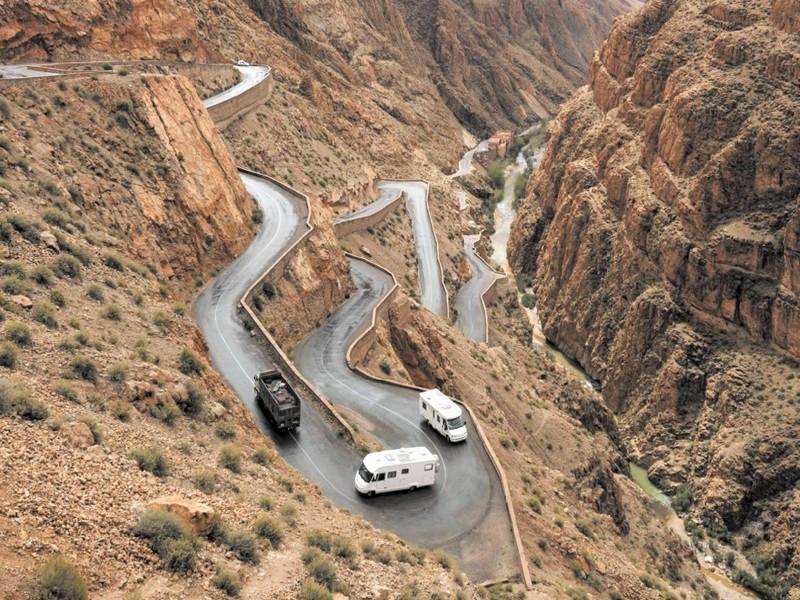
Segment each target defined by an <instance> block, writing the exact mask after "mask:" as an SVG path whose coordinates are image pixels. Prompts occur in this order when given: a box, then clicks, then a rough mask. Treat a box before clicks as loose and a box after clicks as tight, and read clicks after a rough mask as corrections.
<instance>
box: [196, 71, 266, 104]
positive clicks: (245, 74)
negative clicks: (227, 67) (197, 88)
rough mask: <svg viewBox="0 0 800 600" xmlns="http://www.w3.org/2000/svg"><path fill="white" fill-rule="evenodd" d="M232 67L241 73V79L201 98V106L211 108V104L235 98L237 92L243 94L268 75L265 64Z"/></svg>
mask: <svg viewBox="0 0 800 600" xmlns="http://www.w3.org/2000/svg"><path fill="white" fill-rule="evenodd" d="M234 68H235V69H236V70H237V71H239V73H241V74H242V79H241V80H240V81H239V83H237V84H236V85H234V86H233V87H229V88H228V89H227V90H224V91H222V92H220V93H219V94H216V95H215V96H211V97H210V98H206V99H205V100H203V106H205V107H206V108H211V107H212V106H216V105H217V104H221V103H222V102H225V101H226V100H230V99H231V98H235V97H236V96H238V95H239V94H243V93H244V92H246V91H247V90H249V89H250V88H251V87H253V86H255V85H258V84H259V83H261V82H262V81H264V80H265V79H266V78H267V77H269V73H270V70H271V69H270V68H269V67H266V66H258V65H252V66H247V67H244V66H240V65H234Z"/></svg>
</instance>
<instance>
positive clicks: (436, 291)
mask: <svg viewBox="0 0 800 600" xmlns="http://www.w3.org/2000/svg"><path fill="white" fill-rule="evenodd" d="M378 190H379V192H380V194H381V196H379V198H378V200H377V201H376V202H381V198H383V197H384V195H385V194H387V193H392V194H396V193H397V192H402V193H403V194H405V198H406V210H407V211H408V214H409V216H410V217H411V229H412V231H413V233H414V245H415V248H416V253H417V273H418V277H419V287H420V299H421V303H422V306H424V307H425V308H427V309H428V310H429V311H431V312H432V313H434V314H436V315H439V316H440V317H445V318H447V314H448V313H449V312H450V306H449V305H450V300H449V298H448V297H447V290H446V289H445V287H444V281H443V280H442V265H441V263H440V262H439V244H438V242H437V241H436V233H435V232H434V230H433V222H432V221H431V215H430V212H428V184H427V183H425V182H423V181H393V180H382V181H380V182H379V183H378Z"/></svg>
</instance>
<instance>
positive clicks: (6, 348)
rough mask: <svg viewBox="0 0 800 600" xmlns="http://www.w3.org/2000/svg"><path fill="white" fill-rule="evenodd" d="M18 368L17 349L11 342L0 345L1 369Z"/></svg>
mask: <svg viewBox="0 0 800 600" xmlns="http://www.w3.org/2000/svg"><path fill="white" fill-rule="evenodd" d="M16 366H17V349H16V347H15V346H14V344H12V343H10V342H2V343H0V367H5V368H6V369H15V368H16Z"/></svg>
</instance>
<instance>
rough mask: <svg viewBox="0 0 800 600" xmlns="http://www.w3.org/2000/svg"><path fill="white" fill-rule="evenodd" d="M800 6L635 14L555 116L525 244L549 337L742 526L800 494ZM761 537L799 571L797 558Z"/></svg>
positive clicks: (522, 257)
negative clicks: (797, 489)
mask: <svg viewBox="0 0 800 600" xmlns="http://www.w3.org/2000/svg"><path fill="white" fill-rule="evenodd" d="M797 15H798V4H797V2H796V1H788V0H785V1H777V2H774V3H770V2H767V1H766V0H763V1H757V2H740V1H734V0H729V1H719V0H718V1H703V0H658V1H651V2H649V3H648V4H647V5H645V6H644V7H643V8H642V9H641V10H639V11H638V12H636V13H635V14H631V15H628V16H626V17H624V18H622V19H621V20H620V21H619V22H618V23H617V25H616V26H615V27H614V28H613V29H612V31H611V33H610V35H609V38H608V40H607V41H606V42H605V44H604V45H603V47H602V48H601V50H600V51H599V53H598V54H597V55H596V56H595V58H594V60H593V62H592V66H591V76H590V85H589V87H586V88H583V89H581V90H579V91H578V92H577V93H576V94H575V96H574V97H573V98H572V99H571V100H570V101H569V102H568V103H567V104H566V105H565V107H564V109H563V110H562V111H561V113H560V114H559V116H558V118H557V119H556V120H555V122H554V123H553V126H552V128H551V130H550V140H549V143H548V148H547V152H546V155H545V158H544V161H543V163H542V167H541V168H540V170H539V172H538V173H537V175H536V177H535V178H534V179H533V181H532V183H531V184H530V187H529V190H528V197H527V199H526V201H525V203H524V204H523V206H522V208H521V210H520V214H519V217H518V219H517V221H516V223H515V225H514V228H513V232H512V239H511V244H510V252H511V259H512V263H513V265H514V268H515V269H516V270H517V271H521V272H527V273H531V274H534V275H535V284H534V287H535V290H536V294H537V298H538V303H539V313H540V316H541V318H542V322H543V325H544V330H545V333H546V334H547V336H548V337H549V338H550V339H552V340H554V341H555V342H556V343H557V344H559V345H560V346H561V347H562V348H563V349H565V350H566V352H567V353H569V354H571V355H572V356H575V357H576V358H577V359H578V360H579V361H580V362H581V363H582V364H583V365H585V367H586V368H587V370H588V371H589V372H590V373H591V374H592V375H593V376H594V377H596V378H598V379H599V380H601V381H602V383H603V395H604V396H605V398H606V401H607V402H608V403H609V405H610V406H611V407H612V408H614V409H615V410H617V411H618V412H619V413H620V414H621V415H623V417H624V419H625V422H626V424H627V427H628V433H629V435H630V436H631V437H632V438H633V439H634V441H635V443H636V445H637V446H638V448H639V449H640V451H641V454H642V456H643V458H644V459H645V462H647V463H648V464H650V463H655V464H654V466H653V468H652V469H651V472H653V473H654V474H655V475H657V476H659V477H660V478H661V480H662V481H663V482H664V484H665V485H667V486H670V485H675V484H677V483H678V482H679V481H683V480H686V481H689V482H690V483H691V484H692V485H693V486H694V488H695V495H696V498H697V501H696V507H697V508H698V510H699V511H700V512H702V513H703V514H704V515H705V517H706V518H708V519H712V520H713V519H718V520H719V521H720V522H722V523H724V524H725V525H726V526H727V527H728V528H730V529H733V530H739V529H740V528H742V527H743V526H744V525H745V524H747V523H750V522H754V521H761V524H762V525H763V526H764V527H765V528H766V530H767V531H766V532H765V535H764V537H765V538H767V539H769V537H770V535H771V534H770V532H769V529H770V527H771V525H772V519H771V517H769V516H767V513H769V512H770V511H776V512H777V513H780V514H783V511H784V510H787V507H788V505H789V503H790V502H791V497H792V491H791V490H792V488H793V486H795V482H796V481H797V480H798V477H800V469H798V465H800V458H799V457H798V456H797V453H796V451H790V450H789V449H788V448H787V447H786V443H787V442H788V439H790V438H792V436H793V435H795V434H796V431H797V424H798V411H797V406H796V402H797V388H796V386H795V385H794V383H793V382H794V380H795V378H796V376H797V374H798V364H797V360H796V359H798V358H800V339H798V335H799V332H800V297H799V296H798V295H800V277H799V276H798V265H799V264H800V263H799V262H798V250H799V248H798V238H799V236H798V226H799V224H800V203H799V202H798V200H799V197H798V193H799V192H800V169H798V163H797V157H798V156H800V117H799V116H798V115H800V87H799V86H798V82H800V77H798V75H799V74H800V71H799V69H800V41H799V40H798V35H797V33H798V21H797ZM756 414H760V415H762V418H758V419H756V418H754V415H756ZM793 432H794V433H793ZM733 440H736V442H735V443H733ZM777 448H784V450H785V451H783V450H777ZM788 521H790V520H788V519H784V520H783V522H784V525H783V527H786V522H788ZM794 531H795V535H796V534H797V530H796V529H795V530H794ZM784 532H785V529H784ZM772 533H775V532H772ZM758 537H759V536H757V535H755V538H758ZM761 550H763V551H764V552H765V553H768V554H770V555H771V556H772V558H775V559H776V560H778V559H777V558H776V557H777V556H779V555H780V556H782V558H780V563H779V566H781V567H786V566H787V565H788V564H789V562H790V561H791V556H792V555H793V554H794V552H793V551H789V553H788V558H787V555H786V554H785V553H784V554H783V555H781V554H780V552H778V551H777V550H776V549H775V548H774V547H770V546H769V544H767V545H765V546H764V547H763V548H761ZM783 550H785V548H784V549H783ZM798 574H800V571H799V570H798V569H797V568H796V566H795V567H793V570H789V571H787V573H786V577H787V578H788V579H792V578H796V577H797V576H798Z"/></svg>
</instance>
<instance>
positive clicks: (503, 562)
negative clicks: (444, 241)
mask: <svg viewBox="0 0 800 600" xmlns="http://www.w3.org/2000/svg"><path fill="white" fill-rule="evenodd" d="M350 266H351V273H352V276H353V281H354V283H355V285H356V291H355V292H354V293H353V294H352V295H351V297H350V298H349V299H348V300H347V301H346V302H345V303H344V304H342V305H341V306H340V307H339V309H338V310H337V311H336V312H335V313H334V314H333V315H332V316H331V317H330V318H329V319H328V321H327V322H326V323H325V324H324V325H323V326H322V327H320V328H319V329H317V330H316V331H314V332H313V333H311V334H310V335H309V336H308V337H307V338H306V339H305V340H303V341H302V342H301V343H300V344H299V345H298V346H297V347H296V348H295V350H294V361H295V365H296V366H297V367H298V368H299V369H300V371H301V372H302V373H303V375H305V377H306V378H308V379H309V380H311V382H312V383H313V384H314V386H315V387H316V388H317V389H319V390H320V391H321V392H322V393H323V394H324V395H325V396H326V397H327V398H329V399H330V400H331V401H332V402H334V403H335V404H336V405H337V406H339V407H343V408H344V409H345V412H349V413H355V414H356V415H357V418H356V420H357V422H358V423H359V424H360V426H361V428H362V429H364V430H366V432H367V433H368V434H369V435H370V436H371V437H372V438H374V439H375V440H376V441H377V442H378V443H380V444H381V445H382V446H383V447H385V448H401V447H411V446H426V447H427V448H429V449H430V450H432V451H433V452H435V453H436V454H438V455H439V456H440V457H441V461H442V462H441V467H440V469H439V472H438V475H437V482H436V485H435V486H434V487H432V488H426V489H422V490H417V491H415V492H405V493H398V494H391V495H387V496H378V497H375V498H369V499H364V498H361V497H360V496H358V494H357V493H355V491H354V489H353V483H352V480H353V477H354V476H355V472H356V468H357V467H358V464H355V463H353V464H350V465H342V464H338V465H337V464H335V463H333V462H331V463H330V470H331V472H333V473H335V474H336V475H337V476H338V475H340V474H341V473H342V472H343V471H344V472H345V474H346V476H345V477H344V478H343V479H344V480H343V482H342V486H343V488H342V489H341V490H340V493H341V494H342V495H347V496H349V497H351V499H352V500H353V502H355V503H356V504H357V505H358V506H361V507H362V508H361V510H357V512H361V513H363V514H365V515H366V516H367V517H368V518H369V519H370V521H372V522H373V523H375V524H376V525H380V526H381V527H385V528H387V529H390V530H392V531H395V532H397V533H398V534H399V535H401V537H403V538H404V539H407V540H409V541H411V542H412V543H416V544H420V545H423V546H428V547H437V548H443V549H445V550H446V551H448V552H450V553H451V554H453V555H454V556H456V557H457V558H458V560H459V562H460V564H461V566H462V568H464V570H465V571H466V572H467V573H469V574H470V575H471V576H472V577H473V578H475V579H478V580H481V579H490V578H493V577H497V576H498V575H502V574H506V575H507V574H509V573H511V572H513V571H514V566H513V565H514V561H515V560H516V558H515V553H516V550H515V548H514V544H513V538H512V535H511V525H510V522H509V519H508V514H507V513H506V508H505V501H504V498H503V494H502V489H501V487H500V481H499V479H498V477H497V473H496V472H495V470H494V467H493V466H492V463H491V460H490V459H489V457H488V455H487V454H486V451H485V449H484V448H483V445H482V444H481V443H480V440H479V438H478V436H477V434H476V432H475V429H474V427H473V425H472V423H471V422H469V421H468V424H467V427H468V428H469V432H470V438H469V439H468V440H467V442H466V443H463V444H451V443H450V442H448V441H447V440H445V439H444V438H443V437H442V436H440V435H439V434H438V433H436V432H435V431H434V430H433V429H431V428H430V427H429V426H428V425H427V424H425V423H424V422H422V421H421V419H420V417H419V413H418V408H417V395H418V392H417V391H415V390H411V389H407V388H404V387H401V386H395V385H391V384H387V383H382V382H378V381H374V380H372V379H368V378H366V377H363V376H362V375H360V374H358V373H356V372H354V371H351V370H350V369H349V368H348V366H347V363H346V360H345V352H346V349H347V348H348V347H349V345H350V343H351V342H352V341H353V339H354V338H355V337H356V336H357V334H358V326H359V324H360V323H362V322H364V321H365V320H368V319H370V318H371V314H372V310H373V308H374V307H375V306H376V305H377V304H378V303H379V302H380V300H381V299H382V298H383V297H384V296H385V295H386V294H387V293H388V292H389V290H390V289H391V287H392V285H393V282H392V280H391V278H390V277H389V276H388V275H387V274H386V273H385V272H384V271H382V270H380V269H378V268H376V267H374V266H372V265H370V264H369V263H367V262H365V261H361V260H358V259H351V260H350ZM321 460H328V457H327V456H326V457H321ZM373 513H375V514H373Z"/></svg>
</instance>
